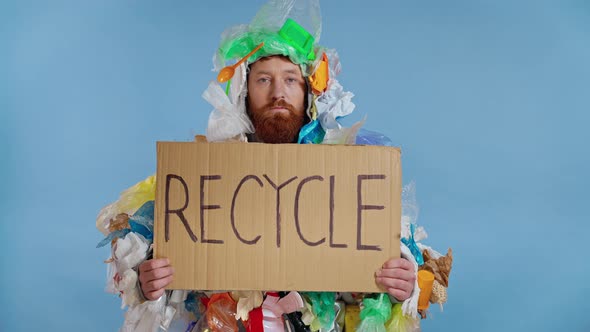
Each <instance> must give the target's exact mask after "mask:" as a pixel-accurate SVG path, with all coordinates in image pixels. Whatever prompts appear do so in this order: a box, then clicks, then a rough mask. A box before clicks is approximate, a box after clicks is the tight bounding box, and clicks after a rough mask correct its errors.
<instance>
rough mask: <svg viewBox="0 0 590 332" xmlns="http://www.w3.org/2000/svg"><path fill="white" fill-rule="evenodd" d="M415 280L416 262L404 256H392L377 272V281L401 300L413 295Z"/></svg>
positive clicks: (390, 293)
mask: <svg viewBox="0 0 590 332" xmlns="http://www.w3.org/2000/svg"><path fill="white" fill-rule="evenodd" d="M415 280H416V271H415V270H414V264H412V263H411V262H409V261H408V260H406V259H404V258H392V259H390V260H388V261H387V262H385V264H383V267H382V268H381V269H379V270H377V272H375V282H377V284H378V285H380V286H382V287H383V288H385V289H386V290H387V293H389V295H391V296H393V297H395V298H396V299H397V300H399V301H405V300H406V299H408V298H409V297H410V295H412V291H413V290H414V282H415Z"/></svg>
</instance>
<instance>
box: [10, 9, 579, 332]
mask: <svg viewBox="0 0 590 332" xmlns="http://www.w3.org/2000/svg"><path fill="white" fill-rule="evenodd" d="M263 2H264V1H262V0H257V1H239V0H231V1H230V0H225V1H120V0H117V1H113V0H105V1H58V0H55V1H37V2H32V1H18V2H17V1H14V2H11V1H2V2H1V4H0V41H1V42H0V123H1V128H2V130H1V132H0V142H1V143H0V156H1V157H0V158H1V160H2V162H1V163H0V171H1V173H0V174H2V185H1V186H0V198H1V200H0V202H1V203H0V208H1V209H2V213H1V214H0V215H1V224H0V227H1V229H0V237H1V239H0V240H1V242H0V243H1V244H0V246H1V247H0V250H1V254H0V257H1V258H0V263H1V265H0V266H1V267H2V271H1V273H0V287H1V288H0V294H1V295H0V309H1V310H0V330H2V331H30V330H33V329H36V328H41V329H43V330H47V331H77V330H86V331H114V330H117V329H118V327H119V326H120V325H121V323H122V321H123V312H122V311H121V310H120V309H119V305H120V300H119V299H118V298H117V297H116V296H113V295H109V294H106V293H104V292H103V288H104V284H105V278H106V272H105V265H104V264H103V263H102V261H103V260H104V259H106V258H108V256H109V251H108V249H106V248H102V249H95V245H96V243H97V242H98V241H99V240H101V239H102V235H101V234H100V233H99V232H98V231H97V230H96V229H95V226H94V224H95V217H96V215H97V213H98V211H99V209H100V208H101V207H102V206H104V205H106V204H107V203H110V202H112V201H114V200H115V199H117V197H118V194H119V192H120V191H121V190H123V189H125V188H127V187H129V186H130V185H132V184H134V183H135V182H137V181H139V180H141V179H143V178H145V177H146V176H147V175H149V174H152V173H153V172H154V170H155V141H157V140H190V139H191V137H192V135H194V134H196V133H204V131H205V127H206V120H207V118H208V114H209V112H210V110H211V107H210V106H209V105H208V104H207V103H206V102H205V101H204V100H203V99H202V98H201V97H200V95H201V93H202V91H203V90H204V89H205V88H206V86H207V84H208V82H209V81H210V80H212V79H214V78H215V74H214V73H212V72H211V71H210V69H211V67H212V64H211V57H212V54H213V52H214V50H215V48H216V47H217V45H218V42H219V36H220V34H221V32H222V31H223V30H224V29H225V28H226V27H229V26H231V25H234V24H238V23H248V22H249V21H250V19H251V18H252V17H253V16H254V14H255V13H256V11H257V9H258V8H259V6H260V5H261V4H262V3H263ZM322 13H323V23H324V29H323V34H322V38H321V42H320V43H321V44H323V45H326V46H329V47H333V48H336V49H337V50H338V51H339V53H340V56H341V61H342V63H343V72H342V74H341V75H340V77H339V79H340V81H341V82H342V84H343V85H344V87H345V89H347V90H350V91H353V92H354V93H355V95H356V97H355V98H354V101H355V103H356V104H357V109H356V111H355V112H354V113H353V114H352V115H351V116H350V117H349V119H347V120H346V122H347V124H350V123H352V122H353V121H356V120H359V119H361V118H362V116H363V115H365V114H367V115H368V120H367V123H366V126H365V128H367V129H372V130H377V131H381V132H383V133H385V134H387V135H388V136H389V137H391V138H392V140H393V141H394V142H395V144H396V145H398V146H400V147H401V148H402V150H403V168H404V182H409V181H410V180H415V181H416V185H417V198H418V201H419V203H420V206H421V210H420V217H419V220H418V222H419V223H420V224H421V225H423V226H425V227H426V229H427V231H428V232H429V235H430V237H429V238H428V239H427V241H426V242H427V243H428V244H430V245H432V246H433V247H435V248H437V249H439V250H442V251H444V250H445V249H446V248H447V247H449V246H450V247H452V248H453V249H454V252H455V261H454V269H453V272H452V274H451V279H450V284H451V286H450V290H449V296H450V298H449V302H448V304H447V305H446V306H445V310H444V312H443V313H441V312H440V311H439V309H438V308H436V307H434V308H432V310H431V311H432V318H431V319H429V320H426V321H423V330H424V331H554V330H556V329H559V330H561V331H590V318H589V315H588V308H589V305H588V299H589V298H590V286H589V283H588V274H589V272H590V263H589V260H588V258H587V252H588V250H587V248H588V245H587V244H586V243H585V242H586V241H585V240H586V239H587V237H588V233H589V231H590V226H589V218H588V217H589V213H588V208H587V206H588V205H587V204H588V203H589V202H588V198H589V194H588V192H589V190H588V186H589V185H590V177H589V176H588V169H589V167H588V165H589V161H590V158H589V152H590V149H589V148H588V143H589V142H590V140H589V138H590V135H589V134H588V129H587V126H588V121H589V120H590V116H588V112H589V111H590V107H589V106H590V61H589V59H590V2H588V1H586V0H562V1H542V0H534V1H533V0H530V1H524V0H523V1H510V0H504V1H483V0H480V1H476V0H447V1H433V0H424V1H415V0H413V1H409V0H408V1H401V0H396V1H389V2H385V1H377V0H364V1H354V2H352V1H351V2H345V1H335V0H334V1H323V2H322Z"/></svg>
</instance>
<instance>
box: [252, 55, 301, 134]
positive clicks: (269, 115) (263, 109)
mask: <svg viewBox="0 0 590 332" xmlns="http://www.w3.org/2000/svg"><path fill="white" fill-rule="evenodd" d="M306 94H307V87H306V84H305V79H304V78H303V76H302V75H301V69H300V68H299V66H297V65H295V64H293V63H292V62H291V61H289V59H288V58H285V57H281V56H273V57H268V58H263V59H261V60H258V61H257V62H255V63H253V64H252V65H250V74H249V76H248V110H249V113H250V118H251V119H252V123H253V124H254V129H255V131H256V132H255V134H256V137H257V138H258V139H259V140H261V141H263V142H264V143H293V142H295V141H296V140H297V137H298V135H299V130H300V129H301V127H302V126H303V124H304V123H303V122H304V119H305V109H306V105H305V96H306Z"/></svg>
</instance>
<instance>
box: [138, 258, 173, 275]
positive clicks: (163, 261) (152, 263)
mask: <svg viewBox="0 0 590 332" xmlns="http://www.w3.org/2000/svg"><path fill="white" fill-rule="evenodd" d="M168 265H170V260H168V258H158V259H150V260H147V261H145V262H143V263H141V264H140V265H139V272H140V273H141V272H147V271H149V270H153V269H157V268H160V267H165V266H168Z"/></svg>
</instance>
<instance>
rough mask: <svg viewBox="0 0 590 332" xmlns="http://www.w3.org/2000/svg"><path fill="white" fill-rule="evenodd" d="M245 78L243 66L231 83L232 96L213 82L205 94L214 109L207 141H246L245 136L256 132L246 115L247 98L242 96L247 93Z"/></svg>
mask: <svg viewBox="0 0 590 332" xmlns="http://www.w3.org/2000/svg"><path fill="white" fill-rule="evenodd" d="M245 77H246V67H245V64H242V65H240V66H239V67H238V70H237V72H236V74H235V75H234V79H232V81H231V82H232V86H231V91H232V92H231V94H230V96H227V95H226V94H225V92H224V91H223V90H222V89H221V87H220V86H219V84H217V83H215V82H213V81H212V82H210V83H209V86H208V87H207V90H205V92H203V98H204V99H205V100H206V101H207V102H209V103H210V104H211V105H213V107H214V110H213V111H212V112H211V114H210V115H209V124H208V126H207V141H209V142H220V141H225V140H228V139H230V138H235V137H236V136H238V137H240V138H239V139H240V140H242V141H245V136H244V134H245V133H253V132H254V126H253V125H252V121H250V118H249V117H248V115H247V114H246V106H245V98H243V96H242V94H245V93H247V91H246V90H247V89H246V88H245Z"/></svg>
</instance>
